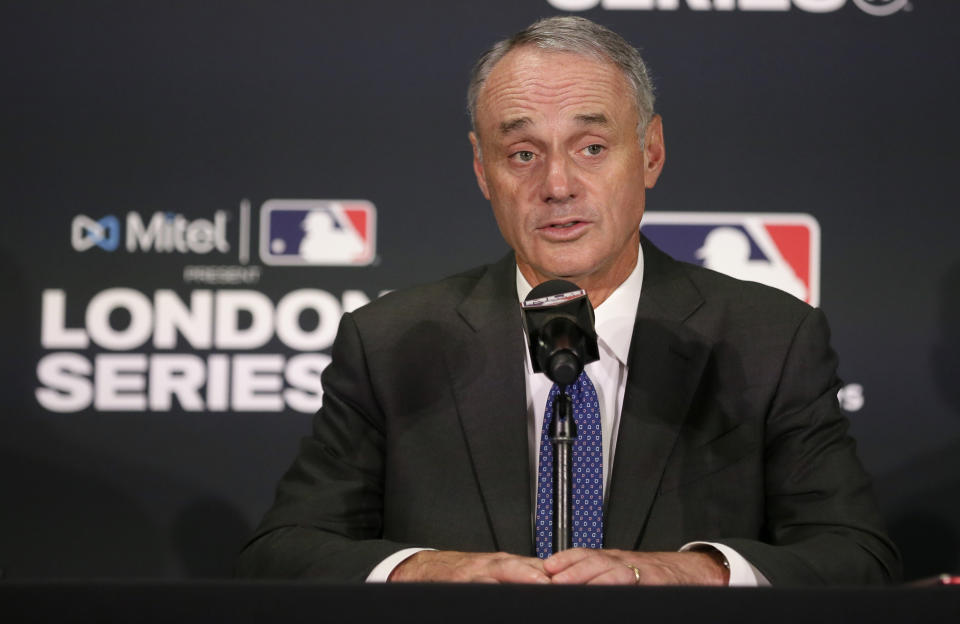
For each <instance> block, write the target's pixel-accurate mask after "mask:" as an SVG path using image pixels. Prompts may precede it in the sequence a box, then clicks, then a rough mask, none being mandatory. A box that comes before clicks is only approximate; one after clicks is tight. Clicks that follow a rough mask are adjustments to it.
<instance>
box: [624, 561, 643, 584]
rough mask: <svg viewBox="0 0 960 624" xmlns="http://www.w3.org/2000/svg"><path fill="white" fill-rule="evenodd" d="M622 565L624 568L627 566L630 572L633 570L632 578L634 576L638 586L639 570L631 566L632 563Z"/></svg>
mask: <svg viewBox="0 0 960 624" xmlns="http://www.w3.org/2000/svg"><path fill="white" fill-rule="evenodd" d="M623 565H625V566H627V567H628V568H630V569H631V570H633V576H634V578H636V581H637V585H639V584H640V568H638V567H637V566H635V565H633V564H632V563H627V562H626V561H624V562H623Z"/></svg>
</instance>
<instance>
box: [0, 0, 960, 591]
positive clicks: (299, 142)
mask: <svg viewBox="0 0 960 624" xmlns="http://www.w3.org/2000/svg"><path fill="white" fill-rule="evenodd" d="M563 12H572V13H575V14H580V15H584V16H587V17H590V18H592V19H595V20H597V21H599V22H601V23H603V24H606V25H608V26H610V27H612V28H614V29H615V30H617V31H618V32H620V33H622V34H623V35H624V36H626V37H627V38H628V39H629V40H630V41H631V42H633V43H634V44H636V45H638V46H640V47H641V48H642V50H643V52H644V55H645V57H646V59H647V60H648V62H649V64H650V66H651V68H652V72H653V76H654V80H655V83H656V87H657V90H658V94H659V97H658V100H657V109H658V111H659V112H660V113H661V114H662V115H663V119H664V126H665V133H666V141H667V146H668V149H667V153H668V158H667V165H666V168H665V171H664V174H663V176H662V177H661V180H660V182H659V184H658V185H657V187H656V189H655V190H654V191H653V192H651V193H650V194H649V195H648V210H649V211H650V213H649V218H648V221H647V223H646V224H645V226H644V227H645V228H646V231H647V233H648V235H649V236H650V237H651V238H652V239H653V240H655V241H656V242H657V243H658V244H659V245H661V246H662V247H664V248H665V249H668V250H669V251H671V253H673V254H675V255H677V256H679V257H682V258H684V259H686V260H688V261H692V262H698V263H705V264H707V265H708V266H714V267H717V268H718V269H720V270H727V271H730V272H734V273H738V272H739V274H742V275H744V276H745V277H748V278H750V279H758V280H772V281H773V282H775V283H777V284H778V285H779V286H780V287H782V288H784V289H785V290H788V291H789V292H793V293H794V294H795V295H797V296H799V297H801V298H804V299H807V300H808V301H811V302H813V303H815V304H817V305H820V306H821V307H822V308H823V309H824V310H825V311H826V312H827V315H828V317H829V319H830V321H831V324H832V328H833V332H834V335H833V342H834V345H835V347H836V348H837V350H838V351H839V353H840V355H841V368H840V372H841V375H842V377H843V378H844V383H845V387H844V389H843V391H842V392H841V394H840V396H839V397H838V400H840V402H841V405H842V406H843V408H844V409H845V410H847V412H848V414H849V417H850V420H851V423H852V431H853V433H854V434H855V435H856V437H857V438H858V440H859V449H860V454H861V456H862V458H863V460H864V462H865V463H866V464H867V466H868V468H869V469H870V470H871V472H872V473H873V475H874V476H875V482H876V488H877V491H878V494H879V497H880V499H881V502H882V505H883V510H884V513H885V515H886V518H887V520H888V522H889V526H890V530H891V532H892V534H893V536H894V538H895V539H896V540H897V542H898V543H899V545H900V546H901V548H902V550H903V553H904V557H905V561H906V566H907V575H908V577H911V578H916V577H920V576H924V575H928V574H932V573H935V572H941V571H948V570H952V571H957V570H960V378H958V377H960V375H958V371H960V355H958V353H960V325H958V322H957V321H958V317H960V247H958V245H957V243H956V239H957V235H958V232H960V216H958V210H957V202H956V199H955V198H956V188H955V181H956V178H957V171H958V166H960V148H958V145H960V122H958V120H957V112H956V111H957V109H958V94H960V87H958V84H957V67H958V66H960V54H958V53H960V39H958V37H957V24H958V23H960V3H957V2H951V1H947V0H940V1H934V0H908V1H903V0H736V1H735V0H618V1H615V0H599V1H598V0H549V1H548V0H522V1H521V0H484V1H482V2H480V1H472V2H466V1H458V2H454V1H445V2H439V1H436V2H430V1H426V0H394V1H389V2H387V1H383V2H375V1H372V0H355V1H351V2H321V1H312V2H310V1H300V2H297V1H292V0H282V1H272V2H265V1H264V2H255V1H249V2H234V1H230V2H214V1H206V2H160V1H153V2H143V1H129V0H125V1H123V2H103V1H93V0H91V1H84V2H72V1H65V0H64V1H56V2H54V1H49V0H48V1H33V2H29V3H27V2H4V3H3V5H2V8H0V51H2V54H0V72H2V73H0V75H2V85H3V95H2V97H0V111H2V115H0V119H2V121H0V124H2V137H3V138H2V143H0V145H2V147H0V149H2V154H3V166H2V169H0V176H2V179H3V184H2V187H0V194H2V210H3V224H2V227H0V236H2V247H0V254H2V267H3V270H2V278H0V279H2V283H3V305H2V307H0V314H2V328H3V335H4V341H3V350H2V353H0V365H2V373H3V375H2V393H0V397H2V413H0V505H2V507H0V568H2V569H3V570H4V571H5V573H6V576H7V577H8V578H38V577H40V578H43V577H67V576H70V577H94V576H98V577H100V576H114V577H116V576H139V577H165V578H183V577H218V576H226V575H229V574H230V570H231V566H232V562H233V559H234V557H235V554H236V552H237V551H238V549H239V548H240V547H241V546H242V544H243V543H244V541H245V539H246V538H247V536H248V535H249V534H250V532H251V530H252V529H253V527H254V526H255V524H256V522H257V521H258V520H259V518H260V516H261V514H262V513H263V511H264V510H265V509H266V508H267V507H268V505H269V504H270V502H271V500H272V496H273V488H274V485H275V483H276V481H277V480H278V478H279V477H280V475H281V474H282V473H283V471H284V470H285V469H286V467H287V466H288V465H289V463H290V461H291V460H292V458H293V456H294V455H295V453H296V450H297V445H298V439H299V438H300V436H302V435H304V434H306V433H307V432H308V430H309V421H310V418H311V414H312V413H313V412H314V411H315V410H316V409H317V408H318V407H319V405H320V403H321V392H320V386H319V373H320V371H321V370H322V369H323V367H324V366H325V365H326V364H327V363H328V362H329V356H328V353H329V347H330V345H331V342H332V340H333V338H334V335H335V332H336V327H337V322H338V319H339V317H340V315H341V313H342V312H343V311H344V310H351V309H354V308H356V307H358V306H360V305H363V304H364V303H366V302H367V301H369V300H371V299H374V298H376V297H377V296H379V295H380V294H381V293H382V292H384V291H387V290H391V289H397V288H402V287H405V286H408V285H411V284H415V283H418V282H424V281H427V280H432V279H435V278H437V277H440V276H443V275H447V274H451V273H455V272H458V271H461V270H463V269H466V268H468V267H471V266H473V265H476V264H479V263H483V262H488V261H491V260H493V259H496V258H498V257H500V256H501V255H502V254H503V253H504V252H505V251H506V247H505V244H504V243H503V242H502V240H501V238H500V236H499V234H498V231H497V229H496V225H495V223H494V221H493V218H492V216H491V214H490V210H489V207H488V205H487V204H486V202H485V201H484V199H483V198H482V196H481V195H480V193H479V191H478V190H477V188H476V185H475V181H474V178H473V174H472V171H471V167H470V150H469V146H468V142H467V137H466V135H467V132H468V130H469V124H468V120H467V117H466V115H465V112H464V108H465V107H464V91H465V86H466V80H467V74H468V71H469V69H470V66H471V64H472V62H473V60H474V59H475V58H476V57H477V55H478V54H479V53H480V52H481V51H482V50H484V49H485V47H486V46H487V45H488V44H490V43H491V42H492V41H494V40H496V39H497V38H500V37H503V36H505V35H508V34H510V33H512V32H515V31H516V30H518V29H520V28H522V27H523V26H525V25H527V24H529V23H530V22H532V21H534V20H535V19H537V18H539V17H544V16H549V15H555V14H560V13H563Z"/></svg>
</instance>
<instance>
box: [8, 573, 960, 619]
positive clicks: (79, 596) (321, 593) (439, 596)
mask: <svg viewBox="0 0 960 624" xmlns="http://www.w3.org/2000/svg"><path fill="white" fill-rule="evenodd" d="M18 621H29V622H211V621H214V622H221V621H222V622H230V623H231V624H239V623H243V622H311V623H312V624H316V623H319V622H358V623H362V622H376V623H378V624H388V623H389V624H394V623H399V622H418V623H422V622H456V623H457V624H462V623H469V622H483V623H484V624H494V623H496V624H499V623H500V622H513V621H518V622H519V621H522V622H525V623H531V624H533V623H540V622H584V623H588V622H589V623H593V622H607V621H609V622H615V623H618V624H619V623H621V622H624V623H625V622H634V621H636V622H644V623H652V622H708V623H710V624H716V623H718V622H738V623H745V622H764V623H765V624H766V623H776V624H789V623H792V622H797V623H800V622H802V623H804V624H811V623H814V622H816V623H817V624H821V623H831V622H858V623H859V622H868V623H871V624H874V623H883V622H909V623H911V624H912V623H914V622H947V623H953V622H957V623H960V587H957V586H954V587H897V588H830V589H778V588H762V589H737V588H666V587H661V588H640V587H611V588H591V587H569V588H565V587H531V586H477V585H331V584H320V583H311V582H248V581H178V582H164V581H148V580H143V581H138V580H132V581H122V580H101V581H89V580H84V581H36V582H24V581H4V582H0V622H18Z"/></svg>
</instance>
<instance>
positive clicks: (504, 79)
mask: <svg viewBox="0 0 960 624" xmlns="http://www.w3.org/2000/svg"><path fill="white" fill-rule="evenodd" d="M623 98H627V100H629V101H630V103H631V105H632V99H633V98H632V96H631V92H630V89H629V85H628V84H627V80H626V78H625V77H624V76H623V73H622V72H621V71H620V69H619V68H618V67H617V66H616V65H614V64H613V63H611V62H608V61H602V60H598V59H596V58H594V57H593V56H590V55H586V54H579V53H573V52H559V51H552V50H540V49H538V48H533V47H530V46H523V47H520V48H517V49H514V50H511V51H510V52H509V53H508V54H506V55H505V56H504V57H503V58H502V59H501V60H500V61H499V62H498V63H497V64H496V65H495V66H494V67H493V69H492V70H491V72H490V74H489V76H488V77H487V80H486V81H485V83H484V85H483V88H482V89H481V91H480V93H479V97H478V103H477V104H478V105H477V109H478V110H477V112H478V117H480V118H483V117H487V122H488V123H492V124H494V126H495V128H494V129H495V130H496V131H498V132H499V133H500V134H508V133H511V132H515V131H518V130H522V129H524V128H526V127H528V126H529V125H531V124H533V123H534V122H535V121H537V120H536V118H535V115H531V114H530V111H532V110H537V109H538V108H540V107H541V106H554V105H559V106H563V107H566V109H567V111H568V112H569V115H570V117H571V120H572V121H573V122H575V123H578V124H609V123H610V121H611V120H610V117H609V113H610V109H611V108H612V107H613V108H615V107H617V104H618V102H617V100H620V101H621V102H620V103H623V100H622V99H623ZM490 115H493V118H490V117H489V116H490Z"/></svg>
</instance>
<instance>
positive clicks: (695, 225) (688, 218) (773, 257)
mask: <svg viewBox="0 0 960 624" xmlns="http://www.w3.org/2000/svg"><path fill="white" fill-rule="evenodd" d="M640 231H642V232H643V233H644V234H645V235H646V236H647V238H649V239H650V240H651V241H652V242H653V243H654V244H655V245H656V246H657V247H659V248H660V249H662V250H664V251H665V252H667V253H668V254H670V255H671V256H673V257H674V258H676V259H677V260H683V261H684V262H691V263H693V264H699V265H702V266H705V267H707V268H708V269H713V270H714V271H719V272H721V273H726V274H727V275H730V276H731V277H736V278H737V279H743V280H749V281H752V282H760V283H761V284H766V285H768V286H773V287H774V288H779V289H780V290H783V291H786V292H788V293H790V294H791V295H793V296H795V297H797V298H798V299H802V300H803V301H806V302H807V303H809V304H810V305H812V306H817V305H820V224H819V223H817V220H816V219H814V218H813V217H812V216H811V215H808V214H788V213H741V212H648V213H646V214H644V216H643V221H642V223H641V225H640Z"/></svg>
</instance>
